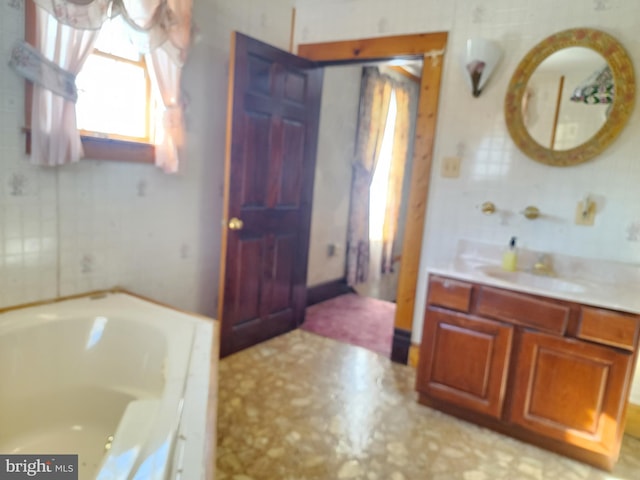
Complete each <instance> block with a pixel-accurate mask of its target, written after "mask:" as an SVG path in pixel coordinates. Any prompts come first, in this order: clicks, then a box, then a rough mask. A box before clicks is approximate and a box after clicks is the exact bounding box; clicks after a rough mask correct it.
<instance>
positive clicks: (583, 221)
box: [576, 202, 596, 226]
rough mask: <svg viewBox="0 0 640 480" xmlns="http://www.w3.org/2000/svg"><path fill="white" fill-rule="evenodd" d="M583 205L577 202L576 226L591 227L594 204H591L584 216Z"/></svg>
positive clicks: (593, 216)
mask: <svg viewBox="0 0 640 480" xmlns="http://www.w3.org/2000/svg"><path fill="white" fill-rule="evenodd" d="M583 205H584V202H578V207H577V208H576V225H585V226H590V225H593V223H594V221H595V218H596V204H595V203H591V205H590V206H589V209H588V210H587V211H586V214H585V212H584V209H583Z"/></svg>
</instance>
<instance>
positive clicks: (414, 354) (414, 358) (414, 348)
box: [409, 343, 420, 368]
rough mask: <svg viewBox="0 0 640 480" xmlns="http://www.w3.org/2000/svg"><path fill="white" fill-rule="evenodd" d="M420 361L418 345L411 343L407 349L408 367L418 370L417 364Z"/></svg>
mask: <svg viewBox="0 0 640 480" xmlns="http://www.w3.org/2000/svg"><path fill="white" fill-rule="evenodd" d="M419 361H420V345H418V344H417V343H412V344H411V346H410V347H409V366H410V367H413V368H418V362H419Z"/></svg>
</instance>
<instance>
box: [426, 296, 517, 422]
mask: <svg viewBox="0 0 640 480" xmlns="http://www.w3.org/2000/svg"><path fill="white" fill-rule="evenodd" d="M425 329H426V330H427V333H426V334H425V341H426V342H428V345H425V347H426V348H425V352H426V354H425V355H421V356H420V364H419V366H418V369H419V372H420V373H419V374H418V376H419V378H424V379H425V383H424V384H423V389H424V391H425V392H426V393H428V394H429V395H431V396H433V397H435V398H439V399H441V400H444V401H448V402H450V403H452V404H454V405H458V406H460V407H465V408H468V409H470V410H474V411H477V412H481V413H484V414H486V415H489V416H491V417H495V418H500V416H501V415H502V405H503V400H504V390H505V386H506V383H507V362H508V361H509V354H510V352H511V338H512V334H513V328H511V327H510V326H507V325H503V324H501V323H498V322H494V321H492V320H485V319H482V318H479V317H473V316H470V315H464V314H461V313H453V312H449V311H446V310H443V309H439V308H435V307H430V308H429V314H428V315H427V323H426V324H425Z"/></svg>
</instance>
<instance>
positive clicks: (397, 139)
mask: <svg viewBox="0 0 640 480" xmlns="http://www.w3.org/2000/svg"><path fill="white" fill-rule="evenodd" d="M392 64H393V65H392ZM421 69H422V60H405V61H401V62H398V61H394V62H384V63H375V64H367V65H364V66H363V65H346V66H331V67H326V68H325V78H324V88H323V100H322V107H321V114H320V128H319V147H318V154H317V162H316V174H315V185H314V203H313V210H312V225H311V242H310V248H309V266H308V275H307V285H308V288H309V293H310V295H309V303H308V305H309V308H308V309H307V312H306V320H305V324H304V325H303V327H302V328H304V329H306V330H309V331H312V332H314V333H318V334H320V335H323V336H327V337H330V338H334V339H336V340H339V341H344V342H347V343H351V344H355V345H359V346H362V347H365V348H368V349H370V350H373V351H376V352H378V353H380V354H382V355H385V356H387V357H389V356H390V355H391V344H392V337H393V330H394V318H395V313H396V305H395V301H396V292H397V287H398V277H399V270H400V259H401V249H402V242H403V233H404V225H405V222H406V218H407V206H408V203H409V195H408V193H409V190H410V180H411V178H410V177H411V170H412V163H411V162H412V158H413V139H414V137H415V124H416V113H417V109H418V96H419V85H420V77H419V76H416V73H417V75H420V72H421ZM372 82H373V83H372ZM373 84H375V88H376V98H375V99H373V98H371V97H372V95H373V94H372V91H373V88H372V85H373ZM372 103H373V104H374V105H373V106H372ZM363 156H365V157H367V161H366V162H365V163H366V166H364V167H363V165H362V158H361V157H363ZM365 217H366V218H365Z"/></svg>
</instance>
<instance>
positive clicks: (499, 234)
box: [296, 0, 640, 399]
mask: <svg viewBox="0 0 640 480" xmlns="http://www.w3.org/2000/svg"><path fill="white" fill-rule="evenodd" d="M296 7H297V22H296V42H297V43H313V42H323V41H336V40H346V39H355V38H367V37H379V36H388V35H400V34H409V33H418V32H420V33H421V32H435V31H447V32H449V40H448V45H447V50H446V55H445V59H444V71H443V79H442V85H441V90H440V104H439V113H438V122H437V129H436V141H435V150H434V164H433V170H432V181H431V191H430V195H429V199H428V210H427V221H426V224H425V235H424V240H423V252H425V254H424V255H422V258H421V259H420V275H419V279H418V285H417V290H416V303H415V312H414V329H413V332H412V338H413V341H414V342H416V343H419V341H420V337H421V331H422V315H423V312H424V307H425V299H426V286H427V268H428V267H429V265H434V264H442V263H446V262H448V261H449V260H451V259H452V258H453V256H454V253H455V248H456V243H457V241H458V239H461V238H469V239H476V240H481V241H485V242H491V243H494V244H498V245H505V246H506V245H507V242H508V241H509V238H510V237H511V236H513V235H515V236H517V237H518V240H519V243H520V244H521V245H522V246H525V247H528V248H531V249H534V250H541V251H548V252H558V253H565V254H571V255H577V256H581V257H585V258H598V259H608V260H614V261H620V262H625V263H634V264H637V263H638V262H639V261H640V235H638V232H639V231H640V189H638V187H637V179H638V178H640V162H638V160H637V155H636V153H637V151H638V148H639V147H640V137H638V135H637V134H636V131H637V130H638V128H640V108H636V109H635V111H634V113H633V114H632V116H631V118H630V121H629V124H628V125H627V126H626V128H625V129H624V130H623V132H622V134H621V135H620V136H619V137H618V139H616V141H615V142H614V143H613V144H612V145H611V146H610V147H608V148H607V150H606V151H604V152H603V153H602V154H601V155H599V156H598V157H597V158H595V159H593V160H592V161H589V162H587V163H584V164H582V165H579V166H574V167H569V168H554V167H550V166H546V165H543V164H539V163H536V162H534V161H532V160H530V159H529V158H527V157H526V156H525V155H524V154H522V153H521V152H520V151H519V150H518V149H517V147H516V146H515V145H514V143H513V142H512V140H511V138H510V137H509V134H508V132H507V129H506V125H505V121H504V114H503V106H504V96H505V92H506V88H507V85H508V82H509V80H510V78H511V75H512V73H513V71H514V70H515V67H516V65H517V63H518V62H519V61H520V59H521V58H522V57H523V56H524V55H525V54H526V53H527V52H528V51H529V50H530V49H531V48H532V47H533V46H534V45H535V44H536V43H538V42H540V41H541V40H542V39H544V38H545V37H547V36H548V35H550V34H552V33H554V32H557V31H560V30H564V29H567V28H574V27H593V28H598V29H602V30H604V31H606V32H608V33H610V34H612V35H613V36H614V37H616V38H617V39H618V40H619V41H620V42H621V43H622V45H623V46H624V47H625V49H626V50H627V52H628V53H629V54H630V56H631V58H632V61H633V63H634V64H635V65H636V68H637V66H638V65H640V38H638V36H637V22H636V20H635V19H636V18H638V15H640V4H639V3H636V2H630V1H619V2H613V1H606V0H603V1H594V2H584V1H582V0H567V1H564V2H561V3H558V2H555V1H553V0H541V1H539V2H529V1H527V0H479V1H477V2H474V3H473V4H469V2H466V1H464V0H452V1H450V2H439V1H437V0H398V1H396V2H388V1H386V0H325V1H324V2H322V3H318V2H315V1H314V0H297V2H296ZM476 36H479V37H485V38H488V39H493V40H496V41H497V42H498V43H499V44H500V45H501V46H502V48H503V51H504V57H503V59H502V61H501V63H500V64H499V65H498V67H497V69H496V71H495V72H494V75H493V77H492V78H491V79H490V80H489V82H488V84H487V86H486V88H485V89H484V91H483V93H482V95H481V96H480V97H478V98H474V97H472V95H471V93H470V92H469V90H468V87H467V84H466V81H465V79H464V77H463V73H462V68H461V65H460V57H461V54H462V52H463V48H464V45H465V42H466V40H467V39H468V38H472V37H476ZM446 156H461V157H462V159H463V160H462V165H461V175H460V177H459V178H456V179H449V178H441V177H440V175H439V172H440V168H441V162H442V159H443V157H446ZM587 193H590V194H592V198H595V199H596V200H597V202H598V212H597V215H596V220H595V225H594V226H592V227H584V226H577V225H575V224H574V222H573V220H574V215H575V209H576V206H577V203H578V201H579V200H580V199H581V198H584V196H585V194H587ZM484 201H492V202H494V203H495V204H496V206H497V208H498V209H499V214H498V215H493V216H485V215H482V213H481V212H480V205H481V204H482V203H483V202H484ZM527 205H535V206H537V207H538V208H539V209H540V210H541V212H542V213H543V217H542V218H540V219H538V220H536V221H529V220H527V219H525V218H524V217H523V216H522V215H520V213H519V212H521V211H522V210H523V209H524V208H525V207H526V206H527ZM416 261H418V259H416ZM638 370H640V369H638ZM638 377H640V375H638ZM635 385H636V390H637V395H638V399H640V387H639V385H640V378H636V381H635Z"/></svg>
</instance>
